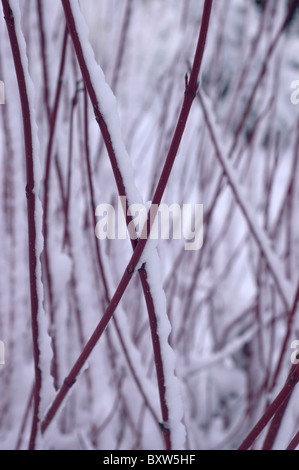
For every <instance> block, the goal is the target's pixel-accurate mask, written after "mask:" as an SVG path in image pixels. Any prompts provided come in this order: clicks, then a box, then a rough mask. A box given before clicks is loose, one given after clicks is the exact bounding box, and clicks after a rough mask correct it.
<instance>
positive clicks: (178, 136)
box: [42, 0, 213, 448]
mask: <svg viewBox="0 0 299 470" xmlns="http://www.w3.org/2000/svg"><path fill="white" fill-rule="evenodd" d="M62 4H63V7H64V11H65V15H66V19H67V22H68V27H69V32H70V35H71V37H72V40H73V44H74V47H75V50H76V54H77V58H78V62H79V64H80V67H81V72H82V75H83V77H84V79H85V82H86V87H87V90H88V93H89V96H90V99H91V101H92V103H93V106H94V112H95V117H96V120H97V122H98V124H99V126H100V129H101V132H102V135H103V138H104V139H105V142H106V147H107V151H108V154H109V157H110V160H111V163H112V167H113V171H114V176H115V180H116V183H117V186H118V189H119V193H122V194H125V193H126V192H125V187H124V183H123V179H122V175H121V174H120V172H118V171H116V169H117V168H118V162H117V159H116V155H115V152H114V148H113V143H112V141H111V138H110V133H109V129H108V127H107V124H106V122H105V120H104V118H103V116H102V114H101V111H100V103H98V99H97V96H96V92H95V90H94V88H93V86H92V80H91V77H90V74H89V70H88V68H87V64H86V62H85V58H84V53H83V50H82V46H81V43H80V39H79V36H78V32H77V29H76V23H75V20H74V17H73V14H72V8H71V5H70V1H69V0H62ZM212 4H213V0H205V4H204V11H203V19H202V25H201V29H200V33H199V39H198V44H197V49H196V53H195V58H194V62H193V67H192V70H191V75H190V80H188V78H187V76H186V89H185V94H184V100H183V105H182V108H181V112H180V115H179V118H178V122H177V126H176V129H175V132H174V136H173V139H172V142H171V145H170V149H169V152H168V155H167V158H166V161H165V164H164V167H163V170H162V173H161V177H160V180H159V182H158V185H157V189H156V191H155V194H154V197H153V201H152V205H154V207H158V206H159V204H160V203H161V200H162V197H163V194H164V191H165V188H166V186H167V183H168V179H169V176H170V173H171V170H172V167H173V164H174V161H175V158H176V156H177V152H178V148H179V146H180V143H181V140H182V137H183V133H184V130H185V127H186V123H187V120H188V116H189V113H190V109H191V106H192V103H193V101H194V98H195V96H196V92H197V87H198V85H197V80H198V74H199V70H200V66H201V63H202V58H203V52H204V48H205V42H206V37H207V32H208V26H209V20H210V15H211V9H212ZM153 222H154V217H153V216H152V211H151V210H149V212H148V218H147V221H146V223H145V225H144V228H143V230H142V234H141V238H140V240H139V241H138V243H137V245H136V248H135V250H134V252H133V255H132V257H131V259H130V261H129V263H128V265H127V268H126V270H125V272H124V274H123V276H122V279H121V281H120V283H119V285H118V287H117V289H116V291H115V294H114V296H113V297H112V299H111V302H110V304H109V305H108V307H107V309H106V311H105V313H104V315H103V317H102V319H101V321H100V322H99V324H98V326H97V328H96V329H95V331H94V333H93V334H92V336H91V337H90V339H89V341H88V342H87V344H86V346H85V348H84V349H83V351H82V353H81V355H80V356H79V358H78V359H77V361H76V362H75V364H74V366H73V368H72V369H71V371H70V373H69V375H68V377H67V378H66V379H65V381H64V383H63V385H62V387H61V389H60V390H59V392H58V393H57V395H56V398H55V400H54V401H53V403H52V405H51V406H50V408H49V410H48V412H47V414H46V416H45V419H44V420H43V422H42V432H44V431H45V430H46V429H47V427H48V425H49V424H50V422H51V421H52V419H53V418H54V416H55V414H56V412H57V411H58V409H59V407H60V405H61V403H62V402H63V400H64V398H65V396H66V395H67V393H68V391H69V390H70V388H71V387H72V386H73V384H74V383H75V381H76V379H77V376H78V374H79V373H80V371H81V369H82V367H83V365H84V364H85V362H86V360H87V358H88V357H89V355H90V354H91V352H92V350H93V348H94V347H95V345H96V344H97V342H98V340H99V338H100V337H101V335H102V334H103V332H104V330H105V328H106V326H107V324H108V322H109V321H110V319H111V317H112V315H113V314H114V312H115V310H116V308H117V306H118V304H119V302H120V300H121V298H122V296H123V294H124V292H125V290H126V288H127V286H128V284H129V282H130V280H131V279H132V275H133V273H134V272H135V270H136V268H137V265H138V262H139V260H140V258H141V255H142V253H143V250H144V248H145V245H146V242H147V237H146V236H145V235H146V234H149V233H150V231H151V227H152V225H153ZM143 235H144V236H143ZM144 285H145V284H144ZM156 321H157V320H156V315H155V322H156ZM153 327H154V329H155V330H156V331H157V325H156V323H155V324H154V325H153ZM157 335H158V333H157ZM157 337H158V336H157ZM160 354H161V353H160ZM160 363H161V364H162V367H163V362H162V358H161V362H160ZM162 380H163V386H164V387H165V385H164V378H163V379H161V382H162ZM160 386H161V384H160ZM159 390H160V393H161V389H159ZM165 412H166V410H165ZM165 418H167V420H168V412H167V415H165ZM167 420H166V423H167ZM167 439H168V438H167ZM169 446H170V442H167V447H168V448H169Z"/></svg>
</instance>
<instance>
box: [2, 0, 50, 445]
mask: <svg viewBox="0 0 299 470" xmlns="http://www.w3.org/2000/svg"><path fill="white" fill-rule="evenodd" d="M1 1H2V6H3V12H4V18H5V20H6V25H7V30H8V35H9V40H10V44H11V50H12V54H13V59H14V66H15V71H16V76H17V81H18V87H19V94H20V100H21V107H22V117H23V129H24V141H25V160H26V179H27V184H26V197H27V222H28V255H29V278H30V300H31V326H32V340H33V357H34V365H35V387H34V411H33V421H32V428H31V435H30V441H29V449H34V448H35V444H36V437H37V433H38V428H39V409H40V400H41V396H40V392H41V385H42V372H41V367H40V348H39V336H40V329H39V321H38V316H39V305H41V303H42V299H41V298H40V297H41V295H42V294H41V292H40V291H39V286H38V262H39V260H38V259H37V253H36V241H37V232H36V220H35V212H36V210H35V209H36V201H37V198H38V194H37V188H36V181H35V171H34V165H35V161H34V159H35V158H36V157H37V155H35V154H34V142H33V141H34V138H33V135H34V134H33V122H32V116H31V107H30V102H29V94H28V82H27V77H26V72H25V70H24V66H23V62H22V57H21V51H20V44H19V37H18V35H17V32H16V28H15V20H14V13H13V11H12V9H11V6H10V2H9V0H1Z"/></svg>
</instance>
